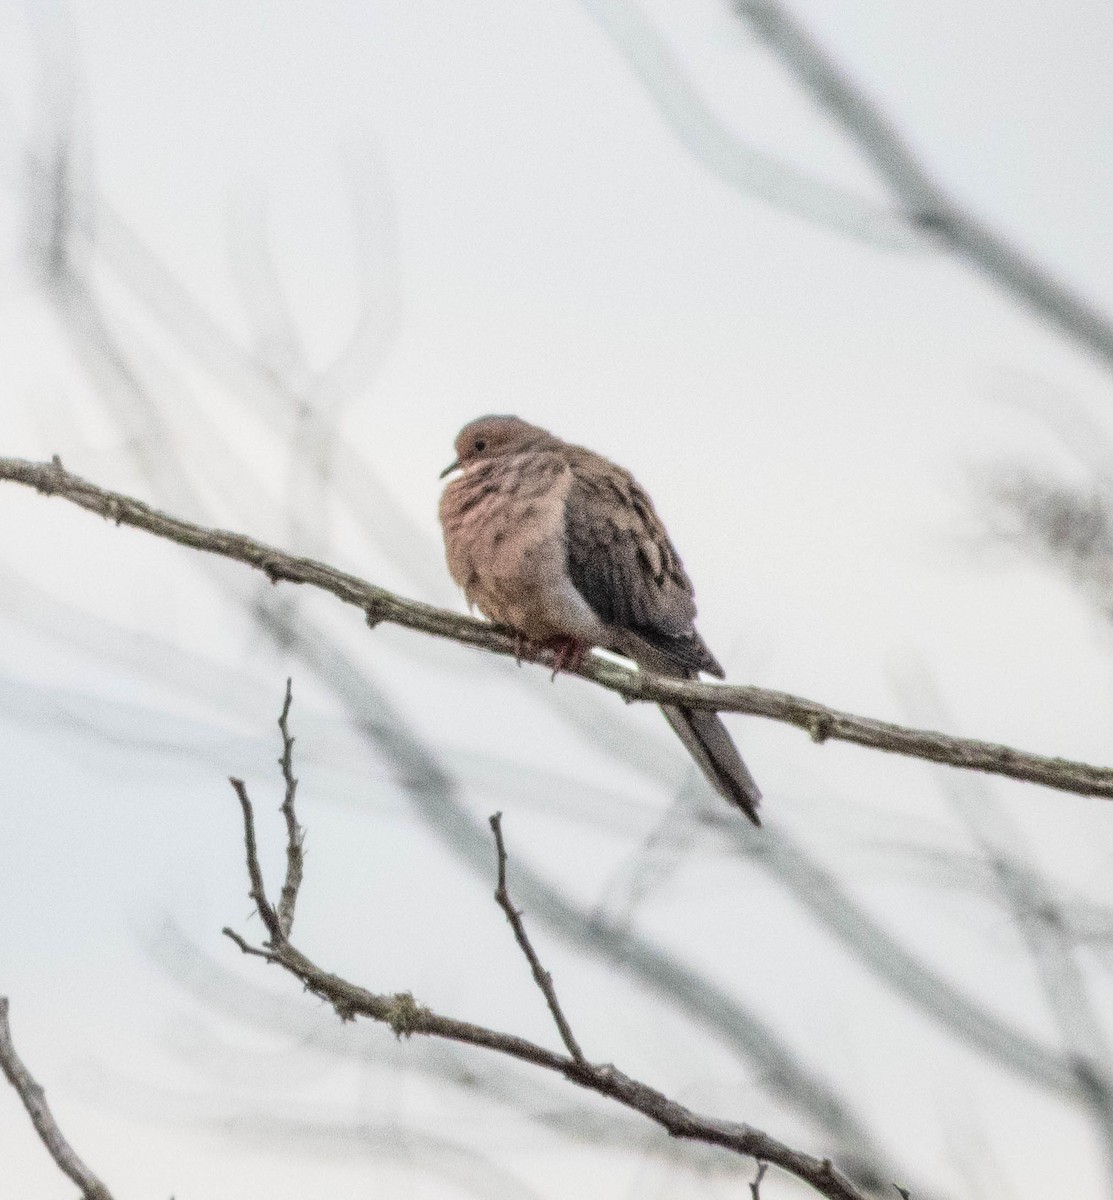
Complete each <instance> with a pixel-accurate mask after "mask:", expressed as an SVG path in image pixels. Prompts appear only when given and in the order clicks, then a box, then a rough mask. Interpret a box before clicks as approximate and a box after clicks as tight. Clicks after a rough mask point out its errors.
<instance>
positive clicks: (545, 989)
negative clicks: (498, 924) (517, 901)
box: [490, 812, 587, 1063]
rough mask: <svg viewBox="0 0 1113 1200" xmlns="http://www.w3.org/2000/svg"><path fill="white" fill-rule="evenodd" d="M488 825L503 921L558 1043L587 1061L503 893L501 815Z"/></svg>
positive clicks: (516, 913)
mask: <svg viewBox="0 0 1113 1200" xmlns="http://www.w3.org/2000/svg"><path fill="white" fill-rule="evenodd" d="M490 822H491V830H492V832H493V833H494V835H495V849H496V851H497V853H498V868H499V881H498V886H497V887H496V888H495V900H496V902H497V903H498V906H499V908H501V909H502V911H503V912H504V913H506V919H507V920H508V921H509V922H510V927H511V929H513V930H514V937H515V938H516V939H517V941H518V945H519V946H520V947H521V950H522V953H523V954H524V955H525V956H526V959H527V960H528V961H529V965H530V970H532V971H533V978H534V979H535V980H536V981H537V986H538V987H539V988H540V989H541V993H542V995H543V996H544V997H545V1002H546V1004H548V1006H549V1012H551V1013H552V1014H553V1020H554V1021H555V1022H556V1027H557V1029H558V1030H559V1031H560V1039H561V1041H562V1042H563V1043H564V1045H565V1046H566V1047H567V1050H568V1053H569V1054H571V1055H572V1057H573V1058H574V1059H575V1060H576V1062H578V1063H583V1062H586V1061H587V1060H586V1059H585V1058H584V1052H583V1051H582V1050H581V1049H580V1044H579V1042H577V1041H576V1037H575V1035H574V1034H573V1033H572V1028H571V1026H570V1025H569V1024H568V1021H567V1020H566V1018H565V1016H564V1013H563V1011H562V1010H561V1007H560V1001H559V1000H557V994H556V988H555V987H553V977H552V975H550V974H549V972H548V971H546V970H545V968H544V967H543V966H542V965H541V960H540V959H539V958H538V957H537V952H536V951H535V950H534V948H533V945H532V944H531V943H530V940H529V937H528V936H527V935H526V927H525V925H523V924H522V914H521V913H520V912H519V911H518V910H517V909H516V908H515V907H514V905H513V903H512V902H511V899H510V893H509V892H508V891H507V890H506V846H505V845H504V844H503V840H502V813H500V812H498V813H495V814H494V816H492V817H491V818H490Z"/></svg>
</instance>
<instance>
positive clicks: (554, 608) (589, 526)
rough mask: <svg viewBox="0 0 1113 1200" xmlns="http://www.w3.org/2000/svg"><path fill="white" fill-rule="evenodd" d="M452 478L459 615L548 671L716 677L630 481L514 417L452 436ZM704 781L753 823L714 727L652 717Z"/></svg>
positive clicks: (709, 717)
mask: <svg viewBox="0 0 1113 1200" xmlns="http://www.w3.org/2000/svg"><path fill="white" fill-rule="evenodd" d="M457 470H458V471H459V472H460V473H459V474H458V475H457V476H456V478H454V479H452V480H451V481H450V482H449V483H448V484H447V486H446V487H445V489H444V494H443V495H442V496H441V503H440V518H441V525H442V527H443V529H444V544H445V553H446V556H447V558H448V569H449V571H451V573H452V578H453V579H455V580H456V582H457V583H458V584H459V585H460V587H462V588H463V589H464V595H465V596H466V597H467V600H468V603H469V604H470V605H474V606H475V607H476V608H478V609H479V611H480V612H481V613H483V615H484V616H485V617H487V618H488V619H490V620H492V621H495V622H497V623H498V624H501V625H507V626H509V627H510V628H511V629H513V630H514V631H515V632H516V633H517V634H519V635H520V637H522V638H523V639H526V640H527V641H528V642H530V643H534V644H537V645H540V646H546V647H549V648H550V649H552V650H553V651H555V654H556V658H555V664H556V670H557V671H559V670H561V669H562V668H564V667H568V666H579V664H580V663H581V662H582V661H583V656H584V654H585V653H586V651H587V650H588V649H589V648H590V647H592V646H600V647H603V648H605V649H607V650H613V651H615V652H616V653H618V654H622V655H625V656H626V657H627V658H631V659H633V660H634V661H635V662H636V663H637V664H638V665H639V666H640V667H644V668H646V669H648V670H650V671H655V672H657V673H658V674H660V675H670V676H672V677H674V678H680V679H694V678H696V677H697V676H698V675H699V673H700V672H701V671H706V672H707V673H708V674H710V675H715V676H717V677H718V678H720V679H721V678H722V677H723V668H722V667H721V666H719V664H718V662H717V661H716V660H715V656H714V655H713V654H712V653H711V651H710V650H709V649H708V648H707V646H706V645H705V644H704V641H703V639H702V638H701V637H700V635H699V634H698V633H697V632H696V629H695V625H694V624H693V622H694V620H695V616H696V605H695V601H694V599H693V595H692V584H691V581H690V580H689V578H688V576H687V574H686V573H685V570H684V567H683V565H682V564H681V562H680V558H679V556H678V555H677V553H676V550H675V549H674V547H673V544H672V542H671V541H670V540H669V535H668V534H667V533H666V532H665V527H664V525H662V524H661V518H660V517H658V515H657V513H656V511H655V510H654V508H653V504H652V502H651V501H650V499H649V497H648V496H647V495H646V493H645V492H644V491H643V490H642V488H641V487H640V486H639V484H638V483H637V482H636V481H635V480H634V478H633V477H632V476H631V475H630V473H629V472H628V471H624V470H623V469H622V468H621V467H619V466H616V465H615V464H614V463H612V462H610V461H609V460H608V459H605V458H603V457H602V456H601V455H599V454H594V453H592V451H590V450H585V449H584V448H583V447H582V446H573V445H570V444H569V443H567V442H562V441H561V440H560V438H557V437H554V436H553V435H552V434H551V433H548V432H546V431H545V430H544V429H538V428H537V426H535V425H530V424H528V423H527V422H525V421H522V420H520V419H519V418H518V417H496V416H492V417H480V418H479V419H478V420H477V421H472V422H471V423H470V424H468V425H465V426H464V428H463V429H462V430H461V431H460V434H459V436H458V437H457V438H456V461H455V462H453V463H452V465H451V466H449V467H447V468H446V469H445V470H444V471H443V472H442V473H441V478H442V479H443V478H444V477H445V476H446V475H450V474H451V473H452V472H454V471H457ZM661 711H662V712H663V713H664V714H665V716H666V718H667V719H668V722H669V724H670V725H671V726H672V727H673V729H674V730H675V731H676V733H677V734H678V735H679V737H680V740H681V741H682V742H683V743H684V745H685V746H686V747H687V749H688V752H689V753H690V754H691V755H692V757H693V758H694V759H695V761H696V763H697V764H698V765H699V767H700V769H701V770H702V771H703V773H704V775H706V776H707V779H708V780H709V782H710V783H711V785H712V787H714V788H715V790H716V791H718V792H719V793H720V794H721V795H723V796H725V797H726V799H727V800H729V801H730V802H731V803H732V804H735V805H737V806H738V807H739V808H740V809H742V811H743V812H744V813H745V814H746V815H747V816H748V817H749V818H750V820H751V821H753V823H754V824H755V825H759V824H760V823H761V822H760V821H759V820H758V815H757V806H758V803H759V801H760V800H761V792H760V791H759V790H758V787H757V784H756V783H755V782H754V778H753V776H752V775H751V774H750V772H749V770H748V769H747V767H746V764H745V763H744V762H743V761H742V759H741V757H740V755H739V753H738V750H737V748H736V747H735V745H734V743H733V742H732V741H731V739H730V734H728V733H727V730H726V726H724V725H723V723H722V721H721V720H720V719H719V717H718V716H717V715H716V714H715V713H713V712H705V711H702V710H695V709H688V708H682V707H680V706H677V705H664V704H663V705H661Z"/></svg>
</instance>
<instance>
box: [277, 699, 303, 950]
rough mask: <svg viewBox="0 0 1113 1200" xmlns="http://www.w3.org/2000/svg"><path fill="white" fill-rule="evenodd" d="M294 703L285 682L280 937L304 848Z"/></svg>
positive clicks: (288, 922) (288, 920) (289, 919)
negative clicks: (296, 774) (295, 756)
mask: <svg viewBox="0 0 1113 1200" xmlns="http://www.w3.org/2000/svg"><path fill="white" fill-rule="evenodd" d="M292 701H293V680H292V679H287V680H286V697H285V699H284V700H283V703H282V713H281V715H280V716H279V718H278V728H279V729H280V730H281V732H282V757H281V758H280V759H279V760H278V765H279V766H280V767H281V768H282V778H283V780H284V781H285V784H286V794H285V796H284V797H283V799H282V808H281V812H282V815H283V817H285V819H286V879H285V880H284V881H283V884H282V891H281V893H280V894H279V897H278V913H277V916H278V926H279V928H280V929H281V930H282V936H283V937H289V936H290V931H291V930H292V929H293V927H294V908H295V906H296V905H297V902H298V889H299V888H300V887H301V879H302V871H303V868H304V864H305V858H304V853H303V849H302V847H303V845H304V843H305V830H304V829H302V827H301V826H300V825H299V824H298V818H297V814H296V813H295V811H294V796H295V794H296V792H297V790H298V781H297V780H296V779H295V778H294V759H293V754H294V739H293V737H292V736H291V735H290V727H289V724H288V718H289V716H290V704H291V703H292Z"/></svg>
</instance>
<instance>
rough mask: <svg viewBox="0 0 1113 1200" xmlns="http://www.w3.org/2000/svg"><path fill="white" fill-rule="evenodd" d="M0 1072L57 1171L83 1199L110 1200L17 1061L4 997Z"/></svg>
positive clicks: (0, 1000) (0, 1021) (39, 1089)
mask: <svg viewBox="0 0 1113 1200" xmlns="http://www.w3.org/2000/svg"><path fill="white" fill-rule="evenodd" d="M0 1069H3V1072H4V1075H5V1076H6V1077H7V1080H8V1082H9V1083H10V1084H11V1085H12V1087H13V1088H15V1090H16V1092H17V1094H18V1095H19V1098H20V1100H22V1101H23V1107H24V1108H25V1109H27V1115H28V1116H29V1117H30V1118H31V1124H32V1125H34V1127H35V1132H36V1133H37V1134H38V1135H39V1140H40V1141H41V1142H42V1144H43V1145H44V1146H45V1147H46V1149H47V1151H48V1152H49V1154H50V1157H51V1158H52V1159H54V1162H55V1164H56V1165H57V1167H58V1169H59V1170H60V1171H62V1172H64V1173H65V1174H66V1175H67V1176H69V1178H70V1179H72V1180H73V1181H74V1183H76V1184H77V1186H78V1187H79V1188H80V1189H81V1194H82V1196H83V1197H84V1200H112V1193H111V1192H110V1191H109V1190H108V1188H107V1187H105V1185H104V1184H103V1183H101V1181H100V1180H99V1179H98V1178H97V1177H96V1176H95V1175H94V1174H93V1172H92V1171H90V1170H89V1168H88V1167H87V1166H86V1165H85V1164H84V1163H83V1162H82V1161H81V1159H80V1158H78V1156H77V1154H76V1153H75V1151H74V1149H73V1147H72V1146H71V1145H70V1144H69V1142H67V1141H66V1138H65V1135H64V1134H63V1133H62V1131H61V1129H59V1128H58V1123H57V1122H56V1121H55V1120H54V1116H53V1114H52V1113H51V1111H50V1108H49V1106H48V1105H47V1103H46V1094H45V1093H44V1092H43V1089H42V1086H41V1085H40V1084H38V1083H36V1082H35V1080H34V1079H33V1078H32V1076H31V1073H30V1071H28V1070H27V1068H26V1067H25V1066H24V1065H23V1063H22V1062H21V1061H20V1058H19V1055H18V1054H16V1052H15V1044H14V1043H13V1042H12V1031H11V1026H10V1025H9V1023H8V998H7V997H6V996H0Z"/></svg>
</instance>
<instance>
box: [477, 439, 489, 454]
mask: <svg viewBox="0 0 1113 1200" xmlns="http://www.w3.org/2000/svg"><path fill="white" fill-rule="evenodd" d="M475 448H476V449H477V450H479V451H480V452H482V451H484V450H486V449H487V443H486V442H485V441H484V440H483V439H482V438H476V441H475Z"/></svg>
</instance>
